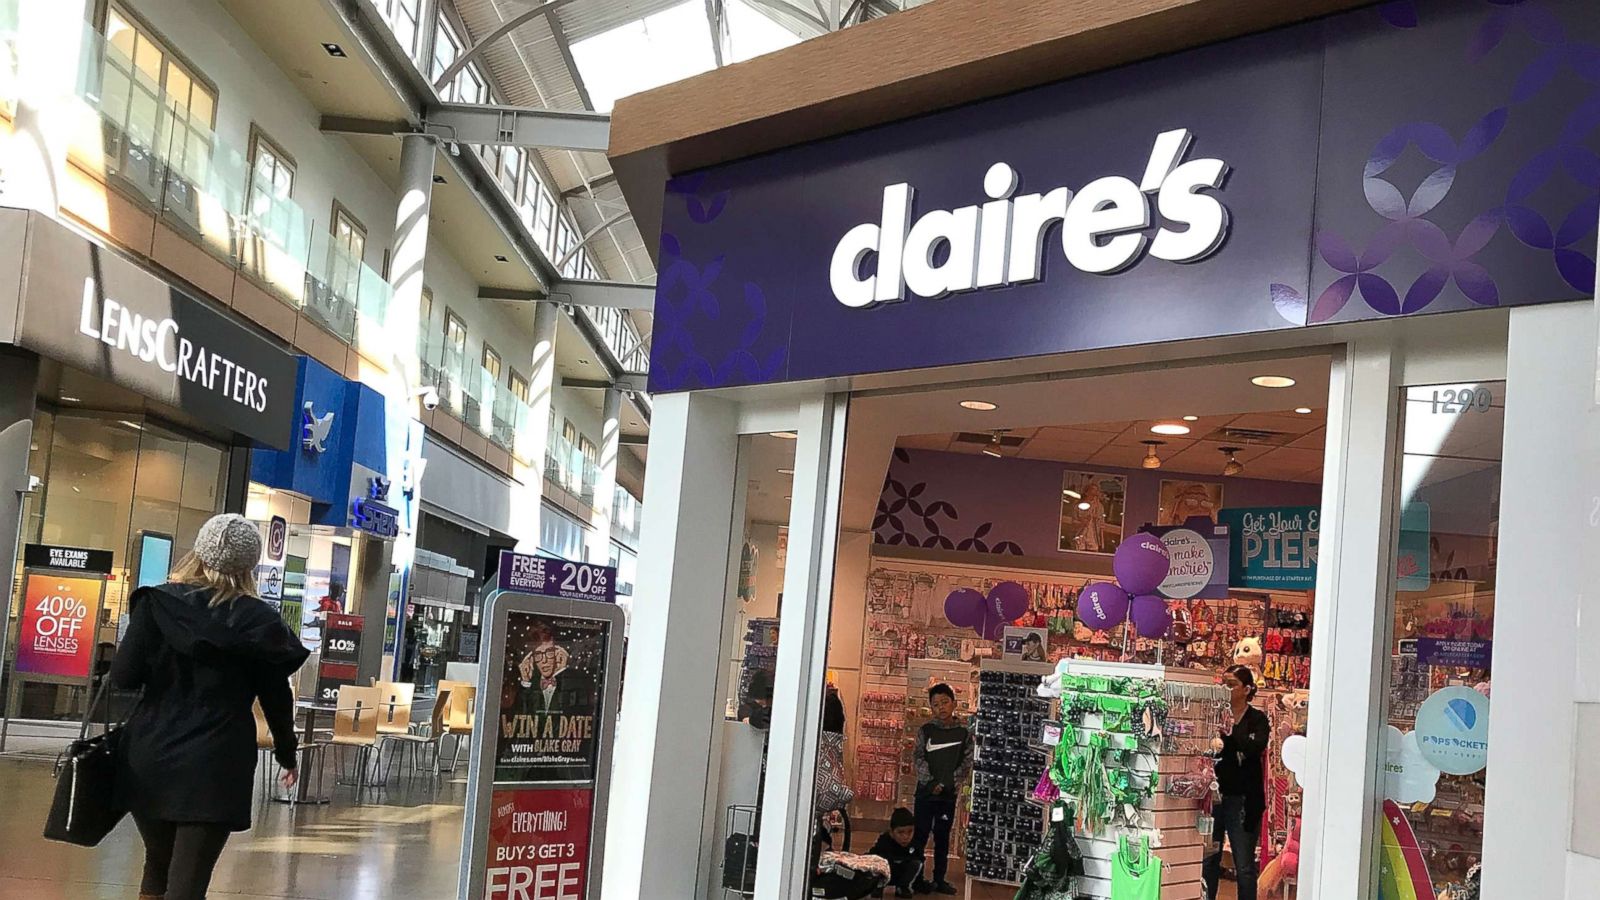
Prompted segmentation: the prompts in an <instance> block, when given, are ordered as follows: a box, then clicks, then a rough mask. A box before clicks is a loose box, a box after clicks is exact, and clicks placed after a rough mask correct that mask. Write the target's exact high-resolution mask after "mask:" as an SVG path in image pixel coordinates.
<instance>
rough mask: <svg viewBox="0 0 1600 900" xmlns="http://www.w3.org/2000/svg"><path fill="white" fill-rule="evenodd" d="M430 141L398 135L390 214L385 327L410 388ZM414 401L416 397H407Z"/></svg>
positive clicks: (416, 376)
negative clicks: (396, 193)
mask: <svg viewBox="0 0 1600 900" xmlns="http://www.w3.org/2000/svg"><path fill="white" fill-rule="evenodd" d="M433 155H434V142H433V139H432V138H430V137H426V136H424V135H416V134H411V135H406V136H405V137H402V138H401V139H400V203H399V205H398V206H397V207H396V208H395V214H394V248H393V250H392V252H391V253H390V255H389V284H390V285H391V286H392V287H393V288H394V296H393V298H391V300H390V306H389V321H388V323H387V324H388V328H389V334H390V336H391V339H392V340H393V342H394V347H395V356H396V358H397V359H398V360H399V362H400V366H401V369H402V371H403V372H404V375H405V383H406V385H408V386H409V387H410V388H411V389H413V390H414V389H415V388H417V387H419V386H420V379H421V368H420V366H419V365H418V364H417V329H418V325H419V322H418V319H419V318H420V317H421V315H422V284H423V266H424V263H425V262H426V260H427V257H428V216H429V213H430V211H431V209H432V204H433ZM410 402H416V401H410Z"/></svg>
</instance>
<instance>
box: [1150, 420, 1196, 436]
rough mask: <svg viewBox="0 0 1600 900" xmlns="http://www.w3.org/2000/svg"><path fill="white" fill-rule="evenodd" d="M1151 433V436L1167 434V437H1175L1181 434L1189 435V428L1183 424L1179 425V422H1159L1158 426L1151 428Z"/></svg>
mask: <svg viewBox="0 0 1600 900" xmlns="http://www.w3.org/2000/svg"><path fill="white" fill-rule="evenodd" d="M1150 433H1151V434H1166V435H1173V436H1176V435H1180V434H1188V433H1189V426H1187V425H1181V424H1179V423H1177V422H1157V423H1156V424H1154V425H1151V426H1150Z"/></svg>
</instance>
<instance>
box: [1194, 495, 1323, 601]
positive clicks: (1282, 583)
mask: <svg viewBox="0 0 1600 900" xmlns="http://www.w3.org/2000/svg"><path fill="white" fill-rule="evenodd" d="M1321 518H1322V511H1321V510H1320V509H1318V508H1317V507H1315V506H1271V507H1251V508H1248V509H1224V510H1223V511H1222V512H1221V513H1219V514H1218V516H1217V520H1218V521H1219V522H1223V523H1225V524H1226V525H1227V526H1228V527H1229V529H1230V530H1231V531H1232V532H1233V548H1232V550H1233V569H1232V571H1231V572H1230V573H1229V576H1228V584H1229V585H1230V586H1231V587H1240V588H1259V589H1263V590H1279V591H1309V590H1312V589H1313V588H1315V587H1316V586H1317V551H1318V543H1319V539H1320V526H1321Z"/></svg>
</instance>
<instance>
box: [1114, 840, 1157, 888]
mask: <svg viewBox="0 0 1600 900" xmlns="http://www.w3.org/2000/svg"><path fill="white" fill-rule="evenodd" d="M1111 900H1161V858H1160V857H1159V856H1156V855H1155V854H1154V853H1151V852H1150V837H1149V836H1148V835H1146V836H1144V837H1142V838H1140V839H1139V847H1138V849H1134V846H1133V845H1132V844H1131V843H1129V842H1128V836H1127V835H1126V834H1124V835H1122V836H1121V837H1119V838H1118V839H1117V853H1116V855H1115V856H1113V857H1111Z"/></svg>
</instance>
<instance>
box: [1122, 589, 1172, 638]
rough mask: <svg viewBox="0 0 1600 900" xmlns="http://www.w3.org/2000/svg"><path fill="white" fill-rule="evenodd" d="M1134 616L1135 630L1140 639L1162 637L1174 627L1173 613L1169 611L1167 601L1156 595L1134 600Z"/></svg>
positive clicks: (1147, 595)
mask: <svg viewBox="0 0 1600 900" xmlns="http://www.w3.org/2000/svg"><path fill="white" fill-rule="evenodd" d="M1132 615H1133V630H1134V631H1137V632H1139V636H1140V637H1146V638H1158V637H1161V636H1162V635H1164V634H1166V633H1167V628H1168V627H1169V626H1171V625H1172V611H1171V610H1169V609H1167V601H1166V600H1165V599H1164V598H1161V597H1157V596H1155V595H1154V594H1146V595H1144V596H1142V597H1135V598H1133V613H1132Z"/></svg>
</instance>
